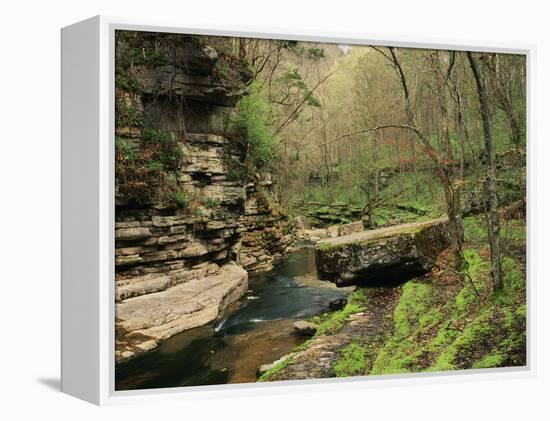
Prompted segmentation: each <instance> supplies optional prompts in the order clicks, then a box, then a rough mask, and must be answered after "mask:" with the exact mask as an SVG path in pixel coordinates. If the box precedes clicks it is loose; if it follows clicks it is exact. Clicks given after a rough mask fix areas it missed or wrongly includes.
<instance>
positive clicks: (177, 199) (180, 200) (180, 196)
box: [172, 191, 189, 209]
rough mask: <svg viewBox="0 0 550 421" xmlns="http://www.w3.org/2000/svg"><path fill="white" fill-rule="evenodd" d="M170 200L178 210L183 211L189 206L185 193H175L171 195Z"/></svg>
mask: <svg viewBox="0 0 550 421" xmlns="http://www.w3.org/2000/svg"><path fill="white" fill-rule="evenodd" d="M172 200H173V201H174V203H175V204H176V206H177V207H178V208H181V209H185V208H186V207H187V206H188V205H189V197H188V196H187V194H186V193H185V192H182V191H175V192H173V193H172Z"/></svg>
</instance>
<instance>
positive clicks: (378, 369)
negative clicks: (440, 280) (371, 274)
mask: <svg viewBox="0 0 550 421" xmlns="http://www.w3.org/2000/svg"><path fill="white" fill-rule="evenodd" d="M435 295H436V294H435V288H434V287H433V286H432V285H430V284H427V283H422V282H419V281H410V282H408V283H406V284H405V285H403V287H402V293H401V297H400V299H399V302H398V304H397V306H396V307H395V310H394V315H393V320H394V330H393V332H392V334H391V335H390V336H389V338H388V339H387V340H386V343H385V345H384V347H383V348H382V349H381V351H380V352H379V354H378V356H377V358H376V360H375V361H374V364H373V367H372V371H371V374H390V373H391V374H394V373H405V372H409V371H415V370H416V369H417V366H418V364H417V361H418V358H419V357H420V356H421V354H422V353H423V352H424V350H423V349H421V347H420V341H419V339H420V338H421V337H422V336H423V335H425V334H426V333H427V332H428V331H430V330H431V329H433V328H435V327H436V326H438V325H439V324H441V322H442V318H443V315H442V312H441V309H440V307H439V306H437V305H436V303H435V302H434V298H435Z"/></svg>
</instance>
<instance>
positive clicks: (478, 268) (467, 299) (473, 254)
mask: <svg viewBox="0 0 550 421" xmlns="http://www.w3.org/2000/svg"><path fill="white" fill-rule="evenodd" d="M464 261H465V269H464V271H465V278H464V287H463V288H462V289H461V290H460V292H459V293H458V294H457V295H456V297H455V304H456V309H457V311H458V312H459V313H465V312H466V311H467V310H468V309H469V307H471V306H472V305H474V304H476V303H477V302H478V297H477V296H476V294H475V291H474V288H475V290H477V291H478V292H480V291H482V290H484V288H485V284H484V283H483V282H482V281H481V280H480V274H481V273H483V271H486V270H488V263H487V261H485V260H483V259H482V258H481V256H480V254H479V252H478V251H477V250H474V249H465V250H464ZM472 283H473V285H472Z"/></svg>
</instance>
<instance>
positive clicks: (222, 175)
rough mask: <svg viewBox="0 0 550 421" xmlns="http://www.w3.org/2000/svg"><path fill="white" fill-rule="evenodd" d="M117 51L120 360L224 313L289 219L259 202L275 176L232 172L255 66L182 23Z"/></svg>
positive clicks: (267, 257)
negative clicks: (237, 120)
mask: <svg viewBox="0 0 550 421" xmlns="http://www.w3.org/2000/svg"><path fill="white" fill-rule="evenodd" d="M134 35H135V36H134ZM136 37H139V42H136V43H135V45H134V44H133V42H134V40H135V39H136ZM116 54H117V60H116V63H117V66H116V95H115V97H116V128H115V134H116V141H117V173H116V185H115V204H116V221H115V271H116V276H115V282H116V288H115V300H116V326H115V328H116V332H117V335H116V361H117V362H120V361H123V360H127V359H129V358H132V357H134V356H135V355H139V354H140V353H142V352H145V351H147V350H150V349H152V348H154V347H156V346H157V345H158V343H159V341H162V340H164V339H167V338H168V337H170V336H173V335H175V334H177V333H180V332H182V331H184V330H187V329H190V328H193V327H197V326H201V325H204V324H207V323H209V322H212V321H213V320H215V319H217V318H219V317H221V316H222V315H223V313H224V311H225V310H226V309H227V308H228V307H229V306H230V305H231V304H232V303H234V302H236V301H237V300H238V299H239V298H240V297H241V296H242V295H243V294H244V293H245V292H246V289H247V272H246V271H245V270H244V269H243V266H244V267H245V268H246V269H256V268H261V267H262V265H264V266H266V267H267V264H268V263H269V262H270V261H271V260H272V259H273V258H274V256H277V255H278V254H280V253H282V252H283V251H284V249H285V245H284V244H282V243H281V242H280V241H275V240H274V239H275V238H279V232H276V233H274V232H273V230H276V229H279V228H280V227H281V226H282V224H283V222H284V221H283V219H284V218H283V217H282V216H281V215H277V214H276V213H275V212H273V210H272V208H271V207H270V206H269V205H263V206H259V205H258V203H259V202H261V201H262V199H261V198H265V197H267V196H268V195H269V189H270V181H269V179H268V176H267V175H266V176H264V180H254V181H253V182H250V180H246V179H243V178H242V177H238V176H235V174H234V172H235V171H234V169H235V163H238V161H239V156H238V153H237V152H236V151H235V148H234V147H232V138H231V133H230V131H228V122H229V116H230V113H231V111H232V110H233V108H234V107H235V105H236V103H237V101H238V100H239V99H240V98H241V97H242V96H243V95H246V93H247V89H248V88H247V82H248V80H249V79H250V77H251V73H250V70H249V69H248V68H247V67H246V65H245V64H243V63H242V62H240V61H239V60H238V59H236V58H234V57H231V56H230V55H228V54H226V53H223V52H221V51H218V50H217V49H216V48H213V47H212V46H209V45H205V44H204V43H202V42H201V41H200V40H198V39H197V38H194V37H191V36H185V35H175V34H167V35H159V34H148V33H136V34H130V35H128V33H126V35H125V36H120V37H118V38H117V53H116ZM264 201H266V200H264ZM275 234H276V235H275ZM258 239H260V240H262V241H259V240H258Z"/></svg>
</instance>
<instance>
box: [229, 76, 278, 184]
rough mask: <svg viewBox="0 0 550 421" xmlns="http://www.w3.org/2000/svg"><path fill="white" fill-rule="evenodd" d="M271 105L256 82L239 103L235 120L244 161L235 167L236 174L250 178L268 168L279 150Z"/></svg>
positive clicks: (234, 127)
mask: <svg viewBox="0 0 550 421" xmlns="http://www.w3.org/2000/svg"><path fill="white" fill-rule="evenodd" d="M271 114H272V106H271V104H270V102H269V101H268V100H267V98H266V95H265V93H264V90H263V88H262V86H261V85H260V84H259V83H254V84H252V86H251V89H250V94H249V95H247V96H245V97H243V98H242V99H241V100H240V101H239V103H238V112H237V114H236V115H235V116H234V117H233V119H232V122H231V123H232V128H233V130H234V132H235V134H236V136H237V144H238V151H237V152H238V154H239V155H240V156H241V158H242V163H241V165H239V166H238V167H237V168H233V169H232V174H233V177H238V178H239V179H241V177H243V176H246V177H247V178H248V177H249V176H251V175H252V174H253V173H255V172H257V171H266V170H269V169H270V168H271V164H272V163H273V161H274V160H275V159H276V158H277V156H278V153H279V146H280V143H279V139H278V138H277V136H275V134H274V131H273V129H272V128H271Z"/></svg>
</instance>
